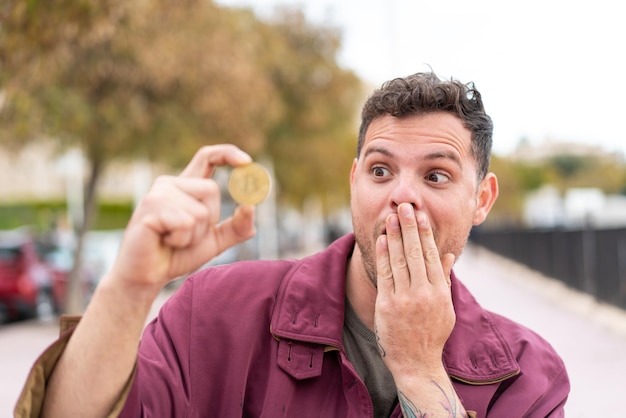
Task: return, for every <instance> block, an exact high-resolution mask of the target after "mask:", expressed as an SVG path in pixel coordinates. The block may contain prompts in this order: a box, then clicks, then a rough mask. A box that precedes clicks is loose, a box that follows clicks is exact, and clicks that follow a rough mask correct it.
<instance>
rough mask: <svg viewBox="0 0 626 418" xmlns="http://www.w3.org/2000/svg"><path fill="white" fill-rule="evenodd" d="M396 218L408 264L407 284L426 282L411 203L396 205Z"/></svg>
mask: <svg viewBox="0 0 626 418" xmlns="http://www.w3.org/2000/svg"><path fill="white" fill-rule="evenodd" d="M398 218H399V220H400V227H401V230H402V243H403V246H404V256H405V258H406V263H407V266H408V277H409V279H408V280H409V282H408V283H407V285H410V286H417V285H422V284H426V283H428V281H427V280H428V278H427V270H426V267H425V266H424V254H423V248H422V243H421V240H420V238H421V237H420V233H419V232H418V227H417V220H416V215H415V211H414V209H413V205H411V204H408V203H402V204H401V205H399V206H398Z"/></svg>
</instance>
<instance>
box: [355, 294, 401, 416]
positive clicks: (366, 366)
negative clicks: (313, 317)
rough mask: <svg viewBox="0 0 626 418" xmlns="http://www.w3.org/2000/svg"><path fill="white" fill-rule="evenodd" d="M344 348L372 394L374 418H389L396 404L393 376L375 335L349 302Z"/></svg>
mask: <svg viewBox="0 0 626 418" xmlns="http://www.w3.org/2000/svg"><path fill="white" fill-rule="evenodd" d="M343 344H344V346H345V347H346V355H347V357H348V360H350V362H351V363H352V365H353V366H354V368H355V369H356V371H357V373H358V374H359V377H360V378H361V380H363V383H365V386H366V387H367V390H368V392H369V394H370V397H371V398H372V402H373V403H374V417H376V418H379V417H380V418H388V417H389V416H390V415H391V412H393V409H394V407H395V405H396V403H397V392H396V385H395V383H394V381H393V376H392V375H391V373H390V372H389V370H388V369H387V366H385V364H384V363H383V359H382V357H381V356H380V354H379V352H378V346H377V345H376V334H374V332H373V331H372V330H370V329H369V328H367V326H365V324H364V323H363V322H361V320H360V319H359V318H358V317H357V315H356V313H355V312H354V309H353V308H352V306H351V305H350V302H349V301H348V300H347V299H346V311H345V317H344V321H343Z"/></svg>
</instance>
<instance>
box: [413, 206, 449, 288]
mask: <svg viewBox="0 0 626 418" xmlns="http://www.w3.org/2000/svg"><path fill="white" fill-rule="evenodd" d="M417 224H418V229H419V237H420V243H421V246H422V253H423V256H424V265H425V266H426V276H427V278H428V281H429V282H430V283H432V284H439V283H445V282H446V278H445V274H444V269H443V267H442V265H441V258H440V257H439V250H438V249H437V244H435V237H434V234H433V230H432V228H431V226H430V221H429V220H428V216H426V214H425V213H423V212H418V213H417Z"/></svg>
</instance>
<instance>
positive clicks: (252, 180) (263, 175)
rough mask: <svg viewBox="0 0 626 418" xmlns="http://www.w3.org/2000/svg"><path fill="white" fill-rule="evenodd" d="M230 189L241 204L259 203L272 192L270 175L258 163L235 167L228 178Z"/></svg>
mask: <svg viewBox="0 0 626 418" xmlns="http://www.w3.org/2000/svg"><path fill="white" fill-rule="evenodd" d="M228 191H229V192H230V195H231V197H232V198H233V200H234V201H235V202H237V203H239V204H241V205H257V204H259V203H261V202H262V201H263V200H265V198H266V197H267V195H268V194H269V192H270V176H269V173H268V172H267V170H266V169H265V168H264V167H263V166H262V165H261V164H258V163H252V164H248V165H244V166H241V167H237V168H235V169H234V170H233V171H232V173H231V174H230V178H229V179H228Z"/></svg>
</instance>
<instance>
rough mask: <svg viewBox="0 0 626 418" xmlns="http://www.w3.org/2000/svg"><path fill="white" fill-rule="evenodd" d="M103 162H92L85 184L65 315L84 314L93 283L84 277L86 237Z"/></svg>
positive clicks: (92, 216) (94, 205)
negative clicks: (88, 288)
mask: <svg viewBox="0 0 626 418" xmlns="http://www.w3.org/2000/svg"><path fill="white" fill-rule="evenodd" d="M103 166H104V164H103V162H102V161H99V160H92V161H91V172H90V174H89V178H88V179H87V183H86V184H85V204H84V216H83V222H82V224H81V225H76V226H75V230H76V248H75V249H74V265H73V267H72V271H71V272H70V277H69V282H68V286H67V289H66V303H65V313H68V314H72V315H78V314H82V313H83V310H84V306H85V296H86V295H85V292H84V290H85V288H86V287H87V286H90V285H91V283H90V282H88V281H86V279H87V278H86V277H83V264H84V263H83V249H84V246H85V237H86V235H87V232H88V231H89V230H90V228H91V224H92V222H93V219H94V215H95V207H96V190H97V186H98V181H99V180H100V174H101V173H102V169H103Z"/></svg>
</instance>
